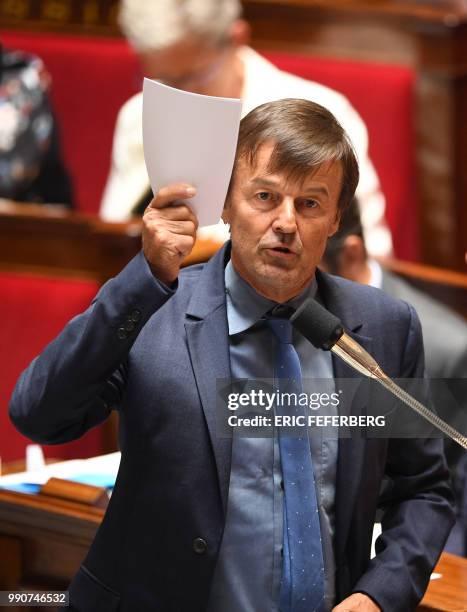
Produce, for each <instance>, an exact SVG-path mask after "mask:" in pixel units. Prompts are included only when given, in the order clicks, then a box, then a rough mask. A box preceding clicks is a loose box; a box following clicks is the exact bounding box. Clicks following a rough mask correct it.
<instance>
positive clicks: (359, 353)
mask: <svg viewBox="0 0 467 612" xmlns="http://www.w3.org/2000/svg"><path fill="white" fill-rule="evenodd" d="M331 351H332V352H333V353H334V354H335V355H337V356H338V357H340V358H341V359H343V360H344V361H345V362H346V363H347V364H348V365H349V366H350V367H352V368H354V369H355V370H357V371H358V372H360V373H361V374H363V375H364V376H368V377H369V378H373V379H375V380H377V381H378V382H379V383H380V384H381V385H383V387H385V388H386V389H388V391H390V392H391V393H392V394H393V395H395V396H396V397H397V398H399V399H400V400H401V401H403V402H404V403H405V404H407V406H409V407H410V408H412V410H415V412H418V414H419V415H421V416H422V417H423V418H425V419H426V420H427V421H429V422H430V423H431V424H432V425H434V427H437V428H438V429H439V430H441V431H442V432H443V433H444V434H446V435H447V436H448V437H449V438H451V439H452V440H454V441H455V442H457V443H458V444H459V445H460V446H462V448H464V449H466V450H467V437H466V436H463V435H462V434H461V433H460V432H459V431H457V429H454V427H451V425H448V423H446V422H445V421H443V419H441V418H440V417H439V416H437V415H436V414H433V413H432V412H431V410H429V409H428V408H427V407H426V406H424V405H423V404H421V403H420V402H419V401H418V400H416V399H415V398H414V397H412V395H410V393H407V391H404V389H402V388H401V387H399V385H397V384H396V383H395V382H394V381H393V380H391V379H390V378H389V376H387V375H386V374H385V373H384V372H383V370H382V369H381V367H380V366H379V365H378V364H377V363H376V361H375V360H374V359H373V357H372V356H371V355H370V354H369V353H367V352H366V351H365V349H364V348H362V347H361V346H360V345H359V344H358V342H355V340H353V339H352V338H351V337H350V336H348V335H347V334H345V333H344V334H342V336H341V337H340V338H339V340H337V342H336V343H335V344H334V346H333V347H331Z"/></svg>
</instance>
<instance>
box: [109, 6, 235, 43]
mask: <svg viewBox="0 0 467 612" xmlns="http://www.w3.org/2000/svg"><path fill="white" fill-rule="evenodd" d="M240 15H241V5H240V2H239V0H121V2H120V12H119V16H118V21H119V24H120V27H121V29H122V31H123V33H124V35H125V36H126V38H127V39H128V41H129V42H130V44H131V45H132V47H133V48H134V49H135V50H136V51H147V50H156V49H164V48H166V47H169V46H170V45H173V44H175V43H177V42H178V41H180V40H182V39H183V37H184V36H186V35H187V34H189V33H194V34H198V35H200V36H202V37H208V39H211V40H213V41H217V40H220V39H222V37H223V36H225V34H226V32H227V30H228V28H229V26H230V25H231V24H232V23H233V22H234V21H235V20H236V19H238V18H239V17H240Z"/></svg>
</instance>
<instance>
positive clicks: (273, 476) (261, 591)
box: [208, 262, 337, 612]
mask: <svg viewBox="0 0 467 612" xmlns="http://www.w3.org/2000/svg"><path fill="white" fill-rule="evenodd" d="M225 287H226V294H227V320H228V326H229V342H230V364H231V371H232V377H233V378H234V379H238V378H243V379H245V378H246V379H261V378H263V379H272V378H273V372H274V338H273V336H272V333H271V331H270V330H269V329H268V328H267V326H265V325H264V324H263V323H262V322H261V318H262V317H263V315H264V314H265V313H266V312H267V311H269V310H270V309H271V308H272V307H274V306H276V303H275V302H273V301H271V300H269V299H267V298H265V297H263V296H261V295H260V294H258V293H257V292H256V291H255V290H254V289H253V288H252V287H251V286H250V285H249V284H248V283H247V282H246V281H244V280H243V279H242V278H241V277H240V276H239V275H238V274H237V272H236V271H235V269H234V267H233V265H232V263H231V262H229V263H228V264H227V266H226V269H225ZM316 289H317V286H316V281H315V280H313V281H312V282H311V283H310V285H309V286H308V287H306V288H305V289H304V291H302V293H301V294H300V295H299V296H297V297H296V298H294V299H293V300H291V301H290V304H291V305H292V306H293V307H295V308H297V307H298V306H299V305H300V304H301V303H302V302H303V301H304V300H305V299H306V298H308V297H314V296H315V294H316ZM293 344H294V346H295V349H296V350H297V352H298V355H299V357H300V362H301V368H302V378H303V379H307V378H319V379H324V378H326V379H330V380H329V386H328V387H327V391H328V392H332V391H334V382H333V380H332V379H333V369H332V361H331V356H330V353H325V352H323V351H320V350H318V349H315V348H314V347H313V345H312V344H310V343H309V342H308V341H307V340H305V338H304V337H303V336H302V335H301V334H299V333H298V332H295V331H294V337H293ZM304 390H305V389H304ZM321 390H322V389H320V391H321ZM335 414H337V410H336V412H335ZM310 445H311V448H312V451H311V452H312V458H313V465H314V469H315V483H316V488H317V498H318V504H319V511H320V525H321V532H322V533H321V536H322V541H323V557H324V568H325V602H326V608H329V610H331V608H332V607H333V605H334V599H335V595H334V593H335V560H334V550H333V539H334V518H335V516H334V515H335V512H334V498H335V479H336V466H337V439H336V438H327V437H324V436H319V437H316V434H314V435H313V437H312V438H311V439H310ZM281 481H282V472H281V465H280V453H279V444H278V438H277V433H276V432H275V435H274V437H262V438H253V437H252V438H248V437H243V436H242V437H241V436H239V435H235V430H234V433H233V439H232V464H231V473H230V485H229V497H228V503H227V515H226V524H225V529H224V535H223V539H222V544H221V548H220V552H219V559H218V563H217V567H216V571H215V575H214V580H213V584H212V589H211V596H210V602H209V606H208V612H239V611H241V612H278V610H279V607H278V606H279V591H280V581H281V575H282V543H283V531H282V527H283V525H282V521H283V490H282V487H281Z"/></svg>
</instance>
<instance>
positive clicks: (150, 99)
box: [143, 79, 242, 227]
mask: <svg viewBox="0 0 467 612" xmlns="http://www.w3.org/2000/svg"><path fill="white" fill-rule="evenodd" d="M241 108H242V105H241V101H240V100H236V99H231V98H215V97H212V96H202V95H199V94H194V93H190V92H185V91H181V90H179V89H174V88H173V87H168V86H167V85H163V84H162V83H158V82H157V81H153V80H151V79H144V85H143V145H144V159H145V161H146V168H147V171H148V175H149V180H150V182H151V187H152V190H153V191H154V193H155V192H156V191H157V190H158V189H160V188H161V187H163V186H165V185H168V184H170V183H176V182H186V183H190V184H192V185H194V186H195V187H196V190H197V193H196V196H195V197H194V198H190V199H189V200H187V203H188V204H189V205H190V206H191V207H192V208H193V210H194V211H195V213H196V214H197V216H198V221H199V226H200V227H203V226H205V225H212V224H213V223H217V222H218V221H219V219H220V216H221V213H222V208H223V206H224V200H225V196H226V194H227V188H228V186H229V181H230V175H231V173H232V167H233V162H234V158H235V150H236V148H237V137H238V126H239V123H240V115H241Z"/></svg>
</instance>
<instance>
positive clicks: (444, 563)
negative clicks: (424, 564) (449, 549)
mask: <svg viewBox="0 0 467 612" xmlns="http://www.w3.org/2000/svg"><path fill="white" fill-rule="evenodd" d="M435 571H436V572H437V573H439V574H441V577H440V578H438V579H437V580H431V581H430V584H429V587H428V591H427V593H426V595H425V597H424V598H423V600H422V603H421V604H420V606H419V607H418V610H420V612H422V611H423V612H428V611H431V612H435V611H443V612H465V610H467V559H463V558H461V557H457V556H456V555H450V554H449V553H444V554H443V555H442V556H441V559H440V561H439V563H438V565H437V566H436V569H435Z"/></svg>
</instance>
